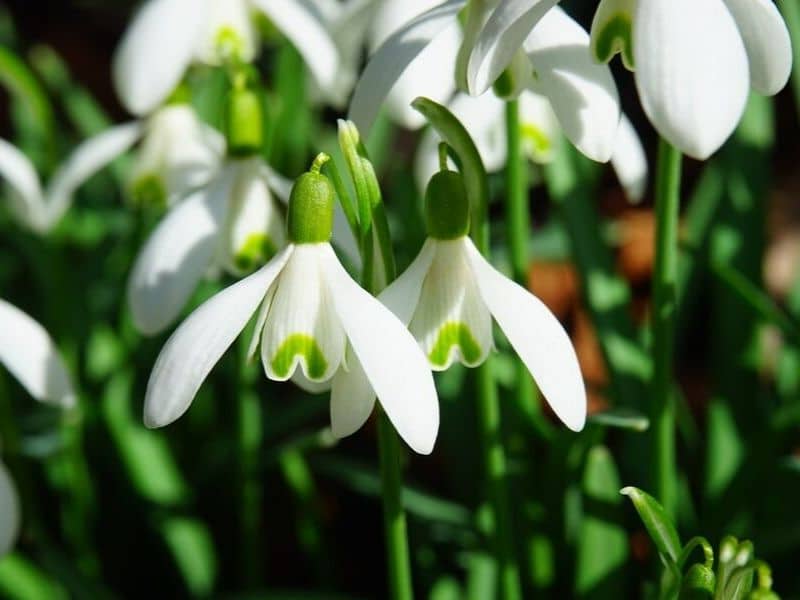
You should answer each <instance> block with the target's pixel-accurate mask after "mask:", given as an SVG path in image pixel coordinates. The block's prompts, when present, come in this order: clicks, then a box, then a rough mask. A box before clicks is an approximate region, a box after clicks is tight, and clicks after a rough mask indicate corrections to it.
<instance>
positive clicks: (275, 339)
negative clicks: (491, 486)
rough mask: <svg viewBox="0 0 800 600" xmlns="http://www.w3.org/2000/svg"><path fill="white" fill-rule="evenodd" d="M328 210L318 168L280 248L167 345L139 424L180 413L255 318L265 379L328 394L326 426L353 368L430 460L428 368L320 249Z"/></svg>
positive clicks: (294, 203) (325, 240)
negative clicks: (291, 382)
mask: <svg viewBox="0 0 800 600" xmlns="http://www.w3.org/2000/svg"><path fill="white" fill-rule="evenodd" d="M318 164H319V161H318V162H316V163H315V167H317V165H318ZM333 202H334V192H333V187H332V185H331V184H330V182H329V181H328V180H327V179H326V178H325V177H324V176H322V175H320V174H319V172H318V167H317V168H316V170H315V168H312V172H310V173H306V174H305V175H303V176H301V177H300V178H299V179H298V181H297V183H296V184H295V186H294V188H293V190H292V196H291V199H290V202H289V217H288V232H289V240H290V243H289V245H288V246H287V247H286V248H285V249H284V250H282V251H281V252H280V253H278V254H277V255H276V256H275V257H274V258H273V259H272V260H271V261H270V262H269V263H267V264H266V265H265V266H264V267H262V268H261V269H259V270H258V271H256V272H255V273H253V274H252V275H250V276H249V277H246V278H245V279H242V280H241V281H239V282H238V283H236V284H235V285H233V286H231V287H229V288H227V289H226V290H224V291H222V292H220V293H219V294H217V295H216V296H214V297H213V298H211V299H210V300H209V301H208V302H206V303H205V304H203V305H202V306H200V308H198V309H197V310H196V311H195V312H194V313H192V314H191V315H190V316H189V317H188V319H187V320H186V321H185V322H184V323H183V324H182V325H181V326H180V327H179V328H178V329H177V330H176V331H175V333H174V334H173V335H172V337H171V338H170V339H169V340H168V341H167V344H166V346H165V347H164V349H163V350H162V352H161V354H160V355H159V357H158V360H157V361H156V364H155V367H154V368H153V373H152V375H151V377H150V381H149V383H148V386H147V396H146V399H145V423H146V425H148V426H149V427H160V426H164V425H167V424H168V423H171V422H172V421H174V420H175V419H177V418H178V417H180V416H181V415H182V414H183V413H184V412H185V411H186V410H187V409H188V407H189V405H190V404H191V402H192V400H193V398H194V396H195V394H196V393H197V390H198V389H199V387H200V385H201V384H202V382H203V380H204V379H205V378H206V376H207V375H208V373H209V372H210V370H211V368H212V367H213V366H214V364H215V363H216V362H217V361H218V360H219V358H220V356H222V354H223V353H224V352H225V350H226V349H227V348H228V347H229V346H230V345H231V344H232V343H233V341H234V339H236V337H237V336H238V335H239V334H240V333H241V331H242V330H243V329H244V327H245V325H246V324H247V323H248V321H249V320H250V319H251V317H252V316H253V315H254V314H255V313H257V312H258V319H257V322H256V328H255V333H254V339H253V342H252V343H251V349H250V350H251V354H254V353H255V352H256V349H257V348H258V346H260V347H261V360H262V363H263V365H264V371H265V373H266V376H267V377H268V378H270V379H273V380H276V381H286V380H288V379H292V380H294V381H295V382H297V383H299V384H300V385H302V386H303V387H307V388H311V389H314V390H319V389H320V388H322V387H327V386H328V385H330V386H331V388H332V392H331V394H332V398H331V418H332V422H333V424H334V427H335V424H336V423H338V422H340V421H342V420H344V421H348V422H349V421H351V420H352V418H353V417H352V416H351V415H349V414H342V411H345V412H347V411H348V410H349V404H350V390H349V389H348V387H347V385H346V382H347V375H348V373H349V370H350V369H352V368H354V365H355V364H356V363H357V368H358V373H359V375H360V376H362V377H364V380H365V381H367V382H368V385H370V386H371V387H372V388H374V389H375V391H376V392H377V396H378V398H379V399H380V401H381V404H382V406H383V408H384V410H385V411H386V414H387V415H388V416H389V418H390V419H391V421H392V423H393V424H394V426H395V427H396V428H397V430H398V432H399V433H400V435H401V436H402V437H403V439H405V440H406V442H407V443H408V444H409V446H411V448H413V449H414V450H415V451H417V452H420V453H424V454H427V453H429V452H431V450H432V449H433V444H434V441H435V439H436V433H437V431H438V426H439V408H438V401H437V397H436V390H435V388H434V385H433V378H432V375H431V372H430V368H429V367H428V363H427V361H426V359H425V356H424V354H423V353H422V352H421V351H420V349H419V347H418V346H417V344H416V342H415V340H414V338H413V337H412V336H411V334H410V333H409V332H408V330H407V329H406V328H405V326H404V325H403V323H401V322H400V320H399V319H398V318H397V317H395V316H394V315H393V314H392V313H391V312H390V311H389V310H387V309H386V307H384V306H383V304H381V303H380V302H379V301H378V300H377V299H376V298H374V297H373V296H371V295H370V294H368V293H367V292H366V291H364V290H363V289H362V288H361V287H360V286H359V285H358V284H357V283H356V282H355V281H353V280H352V279H351V278H350V276H349V275H348V274H347V272H346V271H345V269H344V268H343V267H342V265H341V264H340V263H339V260H338V258H337V257H336V255H335V254H334V251H333V248H332V247H331V245H330V243H329V241H330V238H331V232H332V227H333ZM259 307H260V310H259ZM342 397H344V401H343V400H342ZM359 418H360V414H359ZM361 423H363V421H361ZM351 433H352V431H351Z"/></svg>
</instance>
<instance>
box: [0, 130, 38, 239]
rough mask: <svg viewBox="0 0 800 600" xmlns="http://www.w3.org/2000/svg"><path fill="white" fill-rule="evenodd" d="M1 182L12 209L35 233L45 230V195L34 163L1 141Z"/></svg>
mask: <svg viewBox="0 0 800 600" xmlns="http://www.w3.org/2000/svg"><path fill="white" fill-rule="evenodd" d="M0 178H2V179H4V180H5V181H6V183H7V184H8V187H9V188H10V190H9V191H10V192H11V194H10V195H11V202H12V205H11V208H12V210H13V211H14V213H15V215H16V216H17V218H18V219H20V221H22V222H23V223H24V224H25V225H27V226H28V227H30V228H31V229H33V230H34V231H38V232H44V231H45V230H46V219H45V204H44V195H43V194H42V185H41V182H40V180H39V175H38V174H37V173H36V168H35V167H34V166H33V163H31V161H30V160H29V159H28V157H27V156H25V155H24V154H23V153H22V152H20V151H19V150H18V149H17V147H16V146H14V145H13V144H10V143H8V142H7V141H5V140H3V139H0Z"/></svg>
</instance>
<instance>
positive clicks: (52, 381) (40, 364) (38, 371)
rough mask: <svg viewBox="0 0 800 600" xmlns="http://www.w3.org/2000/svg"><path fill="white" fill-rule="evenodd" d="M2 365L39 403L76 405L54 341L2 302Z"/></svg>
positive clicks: (0, 340)
mask: <svg viewBox="0 0 800 600" xmlns="http://www.w3.org/2000/svg"><path fill="white" fill-rule="evenodd" d="M0 363H2V364H3V365H4V366H5V367H6V369H8V370H9V371H10V372H11V374H12V375H13V376H14V377H16V378H17V380H19V382H20V383H21V384H22V386H23V387H24V388H25V389H26V390H28V393H29V394H30V395H31V396H33V397H34V398H35V399H36V400H40V401H42V402H47V403H49V404H55V405H58V406H61V407H63V408H71V407H72V406H74V405H75V392H74V391H73V389H72V384H71V383H70V378H69V375H68V373H67V369H66V367H65V366H64V363H63V362H62V360H61V357H60V356H59V354H58V350H57V349H56V346H55V344H54V343H53V340H52V339H50V336H49V335H47V332H46V331H45V330H44V328H43V327H42V326H41V325H39V323H37V322H36V321H34V320H33V319H32V318H31V317H29V316H28V315H26V314H25V313H24V312H22V311H21V310H19V309H18V308H16V307H15V306H13V305H12V304H9V303H8V302H6V301H5V300H2V299H0ZM0 546H2V543H0Z"/></svg>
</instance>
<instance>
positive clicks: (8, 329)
mask: <svg viewBox="0 0 800 600" xmlns="http://www.w3.org/2000/svg"><path fill="white" fill-rule="evenodd" d="M0 332H2V333H0V363H2V364H4V365H5V366H6V368H7V369H8V370H9V371H10V372H11V374H12V375H13V376H14V377H16V378H17V379H18V380H19V382H20V383H21V384H22V385H23V387H24V388H25V389H26V390H28V392H29V393H30V395H31V396H33V397H34V398H36V399H37V400H41V401H43V402H48V403H52V404H57V405H59V406H62V407H64V408H69V407H71V406H73V405H74V404H75V392H74V391H73V390H72V384H71V383H70V378H69V375H68V374H67V369H66V367H65V366H64V363H63V362H62V361H61V357H60V356H59V354H58V349H57V348H56V346H55V344H54V343H53V340H51V339H50V336H49V335H47V332H46V331H45V330H44V328H43V327H42V326H41V325H39V323H37V322H36V321H34V320H33V319H32V318H30V317H29V316H28V315H26V314H25V313H24V312H22V311H21V310H19V309H18V308H16V307H15V306H13V305H11V304H9V303H8V302H6V301H5V300H2V299H0Z"/></svg>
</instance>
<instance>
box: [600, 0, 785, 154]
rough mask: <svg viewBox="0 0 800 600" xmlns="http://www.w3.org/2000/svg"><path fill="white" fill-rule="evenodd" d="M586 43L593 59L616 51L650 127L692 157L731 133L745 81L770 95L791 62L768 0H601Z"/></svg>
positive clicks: (782, 27)
mask: <svg viewBox="0 0 800 600" xmlns="http://www.w3.org/2000/svg"><path fill="white" fill-rule="evenodd" d="M592 49H593V51H594V54H595V56H596V58H597V59H598V60H601V61H608V60H610V59H611V58H612V57H613V56H614V54H616V53H617V52H620V53H622V56H623V61H624V63H625V64H626V66H627V67H628V68H635V75H636V87H637V88H638V91H639V96H640V98H641V101H642V106H643V107H644V110H645V113H647V116H648V117H649V119H650V121H651V122H652V123H653V125H654V127H655V128H656V129H657V130H658V132H659V133H660V134H661V135H662V136H664V138H666V139H667V140H668V141H669V142H670V143H671V144H673V145H674V146H676V147H677V148H679V149H680V150H681V151H682V152H684V153H685V154H688V155H689V156H692V157H694V158H698V159H705V158H707V157H708V156H710V155H711V154H713V153H714V152H715V151H716V150H717V149H718V148H719V147H720V146H721V145H722V144H723V143H724V142H725V140H727V139H728V137H730V135H731V133H733V130H734V129H735V128H736V126H737V124H738V123H739V120H740V119H741V117H742V114H743V112H744V109H745V104H746V103H747V96H748V94H749V91H750V88H751V87H752V88H753V89H754V90H755V91H756V92H758V93H760V94H764V95H773V94H776V93H778V92H779V91H780V90H781V89H783V87H784V86H785V85H786V82H787V81H788V79H789V75H790V73H791V68H792V46H791V40H790V38H789V32H788V30H787V28H786V24H785V23H784V22H783V18H782V17H781V14H780V13H779V12H778V9H777V7H776V6H775V4H774V3H773V2H772V1H771V0H601V2H600V5H599V7H598V9H597V12H596V14H595V18H594V22H593V24H592Z"/></svg>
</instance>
